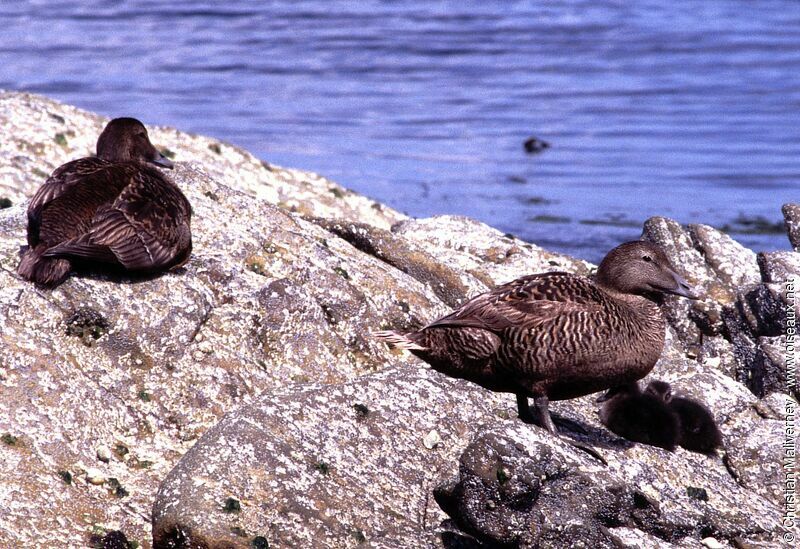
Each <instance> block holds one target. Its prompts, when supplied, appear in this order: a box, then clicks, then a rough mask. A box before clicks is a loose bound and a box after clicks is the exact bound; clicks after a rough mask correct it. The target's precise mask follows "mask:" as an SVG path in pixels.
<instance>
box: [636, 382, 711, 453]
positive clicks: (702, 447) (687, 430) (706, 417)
mask: <svg viewBox="0 0 800 549" xmlns="http://www.w3.org/2000/svg"><path fill="white" fill-rule="evenodd" d="M644 392H645V394H647V395H652V396H653V397H655V398H659V399H661V400H662V401H663V402H664V403H665V404H666V405H667V406H668V407H669V409H670V410H671V411H672V413H674V414H675V415H676V416H677V417H678V420H679V421H680V426H681V429H680V436H679V438H678V444H680V445H681V446H682V447H683V448H686V449H687V450H691V451H692V452H699V453H701V454H707V455H713V454H714V453H715V451H716V449H717V448H721V447H722V433H720V430H719V427H717V423H716V421H714V414H712V413H711V410H709V409H708V408H706V407H705V405H703V404H702V403H700V402H698V401H696V400H694V399H691V398H688V397H682V396H673V394H672V386H671V385H670V384H669V383H667V382H666V381H651V382H650V383H649V384H648V385H647V388H645V390H644Z"/></svg>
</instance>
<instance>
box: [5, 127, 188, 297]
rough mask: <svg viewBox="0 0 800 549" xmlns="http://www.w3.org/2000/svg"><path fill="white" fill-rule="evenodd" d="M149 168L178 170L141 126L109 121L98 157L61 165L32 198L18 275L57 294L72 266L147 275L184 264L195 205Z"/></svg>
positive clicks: (154, 170)
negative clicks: (118, 268) (111, 267)
mask: <svg viewBox="0 0 800 549" xmlns="http://www.w3.org/2000/svg"><path fill="white" fill-rule="evenodd" d="M149 164H155V165H158V166H162V167H166V168H172V167H173V165H172V162H170V161H169V160H168V159H167V158H165V157H164V156H163V155H162V154H161V153H160V152H158V150H156V148H155V147H154V146H153V144H152V143H150V140H149V138H148V136H147V130H146V129H145V127H144V125H143V124H142V123H141V122H139V121H138V120H136V119H134V118H116V119H114V120H112V121H111V122H109V123H108V125H107V126H106V127H105V129H104V130H103V132H102V133H101V134H100V137H99V138H98V140H97V156H94V157H88V158H81V159H79V160H73V161H71V162H68V163H66V164H64V165H63V166H60V167H59V168H57V169H56V170H55V171H54V172H53V173H52V175H50V177H48V178H47V180H46V181H45V182H44V184H43V185H42V186H41V187H40V188H39V190H38V191H36V194H35V195H34V196H33V198H32V199H31V202H30V204H29V205H28V235H27V236H28V249H27V250H26V251H25V252H24V253H23V255H22V258H21V261H20V264H19V266H18V267H17V272H18V273H19V274H20V276H22V277H23V278H25V279H27V280H31V281H33V282H36V283H37V284H41V285H44V286H51V287H52V286H57V285H58V284H60V283H61V282H63V281H64V280H65V279H66V278H67V276H68V275H69V273H70V271H71V270H72V269H73V264H74V263H99V264H108V265H117V266H121V267H122V268H123V269H124V270H126V271H132V272H143V273H152V272H159V271H165V270H168V269H171V268H175V267H178V266H180V265H182V264H183V263H185V262H186V261H187V260H188V258H189V255H190V253H191V250H192V235H191V228H190V222H191V206H190V205H189V201H188V200H187V199H186V197H185V196H184V195H183V193H182V192H181V191H180V189H179V188H178V187H177V186H176V185H175V184H174V183H173V182H171V181H170V180H169V179H167V178H166V177H164V175H162V174H161V172H159V171H158V170H157V169H155V168H152V167H150V165H149Z"/></svg>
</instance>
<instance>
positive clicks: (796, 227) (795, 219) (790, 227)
mask: <svg viewBox="0 0 800 549" xmlns="http://www.w3.org/2000/svg"><path fill="white" fill-rule="evenodd" d="M781 211H782V212H783V221H784V223H785V225H786V233H787V234H788V236H789V242H791V244H792V246H793V247H794V249H795V251H800V204H792V203H789V204H784V205H783V207H782V208H781Z"/></svg>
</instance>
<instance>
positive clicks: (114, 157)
mask: <svg viewBox="0 0 800 549" xmlns="http://www.w3.org/2000/svg"><path fill="white" fill-rule="evenodd" d="M97 156H98V158H102V159H103V160H108V161H110V162H149V163H151V164H156V165H158V166H161V167H164V168H169V169H172V168H173V167H174V166H175V165H174V164H173V163H172V162H170V160H169V159H168V158H167V157H165V156H164V155H163V154H161V153H160V152H159V151H158V149H156V148H155V147H154V146H153V144H152V143H150V138H149V137H148V136H147V129H146V128H145V127H144V124H142V123H141V122H139V121H138V120H136V119H135V118H115V119H114V120H112V121H111V122H109V123H108V125H106V127H105V129H104V130H103V133H101V134H100V137H99V138H98V139H97Z"/></svg>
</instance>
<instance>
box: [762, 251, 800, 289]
mask: <svg viewBox="0 0 800 549" xmlns="http://www.w3.org/2000/svg"><path fill="white" fill-rule="evenodd" d="M758 266H759V268H760V269H761V276H762V277H763V279H764V282H786V281H787V280H789V279H790V278H791V277H797V278H798V280H800V253H798V252H761V253H760V254H758Z"/></svg>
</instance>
